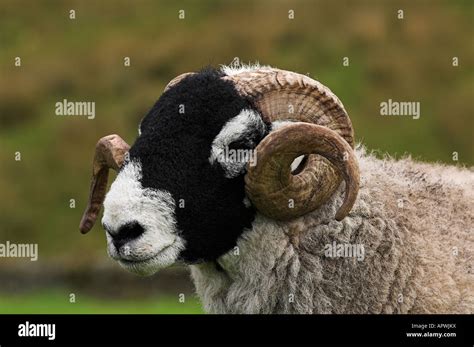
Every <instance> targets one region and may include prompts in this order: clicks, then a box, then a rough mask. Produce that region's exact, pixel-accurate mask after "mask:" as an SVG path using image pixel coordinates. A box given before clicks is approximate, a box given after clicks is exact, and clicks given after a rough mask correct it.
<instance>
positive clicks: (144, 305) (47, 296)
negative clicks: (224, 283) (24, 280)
mask: <svg viewBox="0 0 474 347" xmlns="http://www.w3.org/2000/svg"><path fill="white" fill-rule="evenodd" d="M0 312H1V313H6V314H8V313H15V314H32V313H34V314H40V313H44V314H48V313H51V314H61V313H64V314H70V313H71V314H73V313H84V314H85V313H88V314H106V313H108V314H127V313H129V314H134V313H141V314H199V313H203V311H202V309H201V305H200V302H199V301H198V299H196V298H194V297H193V298H188V297H186V300H185V302H184V303H180V302H179V301H178V297H177V296H176V297H159V298H157V299H146V300H143V299H137V300H124V299H120V300H118V299H117V300H106V299H99V298H94V297H90V296H77V297H76V302H75V303H70V302H69V294H68V293H66V292H61V291H59V290H57V289H51V290H49V291H44V292H38V293H31V294H29V295H25V294H22V295H11V294H10V295H8V296H6V295H0Z"/></svg>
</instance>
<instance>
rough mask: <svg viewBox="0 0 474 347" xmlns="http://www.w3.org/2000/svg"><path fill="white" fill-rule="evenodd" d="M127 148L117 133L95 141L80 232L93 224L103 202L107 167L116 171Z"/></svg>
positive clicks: (107, 173) (83, 231) (85, 230)
mask: <svg viewBox="0 0 474 347" xmlns="http://www.w3.org/2000/svg"><path fill="white" fill-rule="evenodd" d="M129 149H130V146H129V145H128V144H127V143H126V142H125V141H124V140H123V139H122V138H121V137H120V136H118V135H108V136H105V137H102V138H101V139H100V140H99V141H98V142H97V145H96V146H95V155H94V162H93V167H92V181H91V186H90V192H89V201H88V204H87V208H86V210H85V211H84V214H83V216H82V219H81V223H80V224H79V230H80V231H81V233H83V234H85V233H87V232H88V231H89V230H91V229H92V227H93V226H94V223H95V221H96V219H97V216H98V215H99V212H100V208H101V207H102V203H103V202H104V198H105V193H106V189H107V180H108V176H109V169H114V170H116V171H118V170H119V169H120V167H121V166H122V164H123V161H124V158H125V154H126V153H127V152H128V150H129Z"/></svg>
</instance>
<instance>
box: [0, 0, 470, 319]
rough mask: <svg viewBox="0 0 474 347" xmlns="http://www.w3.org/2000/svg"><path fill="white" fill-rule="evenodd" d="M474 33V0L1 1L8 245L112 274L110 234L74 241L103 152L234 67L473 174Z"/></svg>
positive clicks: (373, 144)
mask: <svg viewBox="0 0 474 347" xmlns="http://www.w3.org/2000/svg"><path fill="white" fill-rule="evenodd" d="M70 9H74V10H75V11H76V19H75V20H70V19H69V17H68V15H69V10H70ZM180 9H183V10H185V16H186V17H185V19H184V20H179V19H178V11H179V10H180ZM290 9H292V10H294V13H295V19H294V20H289V19H288V11H289V10H290ZM399 9H403V10H404V16H405V19H403V20H399V19H397V11H398V10H399ZM473 18H474V2H473V1H470V0H466V1H449V0H433V1H428V0H414V1H377V0H362V1H350V0H349V1H344V0H341V1H310V0H297V1H284V0H278V1H271V0H260V1H250V0H243V1H235V0H230V1H217V0H206V1H193V0H188V1H151V0H149V1H148V0H139V1H135V2H133V4H132V3H130V2H128V1H123V0H122V1H111V0H105V1H75V0H66V1H35V2H30V1H22V0H20V1H17V0H0V163H1V164H0V194H1V199H0V242H4V241H5V240H10V241H12V242H18V243H21V242H28V243H38V244H39V252H40V261H41V260H42V259H43V260H44V259H53V260H54V262H55V263H57V264H59V265H58V266H76V265H77V266H78V265H81V266H82V265H84V264H85V265H87V264H93V263H95V262H100V261H101V259H104V258H105V257H106V252H105V238H104V235H103V231H102V230H101V228H100V225H99V226H96V227H95V228H94V229H96V231H92V232H91V234H89V235H88V236H87V237H84V236H82V235H80V234H79V232H78V230H77V228H78V224H79V220H80V218H81V214H82V210H83V208H84V207H85V205H86V199H87V195H88V190H89V178H90V171H91V161H92V155H93V151H94V145H95V143H96V141H97V140H98V139H99V138H100V137H102V136H104V135H107V134H111V133H119V134H121V136H122V137H123V138H124V139H125V140H127V142H129V143H133V141H134V138H135V136H136V132H137V125H138V123H139V121H140V119H141V118H142V117H143V116H144V115H145V114H146V112H147V110H148V109H150V108H151V106H152V105H153V103H154V102H155V101H156V99H158V97H159V96H160V94H161V92H162V90H163V87H164V86H165V85H166V83H167V82H168V81H169V80H171V79H172V78H173V77H175V76H176V75H178V74H181V73H183V72H187V71H196V70H198V69H200V68H201V67H203V66H206V65H213V66H218V65H219V64H228V63H230V62H231V61H232V60H233V59H234V57H239V58H240V60H241V61H243V62H254V61H260V62H261V63H262V64H268V65H272V66H275V67H279V68H282V69H286V70H293V71H297V72H300V73H308V74H310V76H311V77H313V78H316V79H318V80H320V81H321V82H322V83H324V84H326V85H327V86H329V87H330V88H331V89H332V90H333V91H334V92H335V94H336V95H338V97H339V98H340V99H341V100H342V102H343V103H344V105H345V107H346V109H347V110H348V112H349V115H350V116H351V119H352V121H353V124H354V128H355V133H356V138H357V140H358V141H360V142H363V143H364V144H365V145H366V146H367V147H368V148H370V149H376V150H378V151H379V152H380V153H383V152H389V153H390V154H392V155H396V156H400V155H403V154H404V153H411V154H412V155H413V156H414V157H415V158H417V159H420V160H425V161H439V162H444V163H449V164H460V165H468V166H470V165H473V164H474V153H473V148H474V142H473V137H472V131H473V129H474V117H473V115H474V103H473V100H474V86H473V80H474V69H473V66H474V41H473V38H474V26H473ZM17 56H19V57H21V59H22V66H21V67H20V68H18V67H15V66H14V58H15V57H17ZM125 56H128V57H130V58H131V66H130V67H124V66H123V59H124V57H125ZM346 56H347V57H349V59H350V65H349V66H347V67H344V66H343V65H342V59H343V57H346ZM454 56H456V57H459V64H460V65H459V66H458V67H453V66H452V64H451V61H452V57H454ZM63 99H68V100H70V101H94V102H95V103H96V118H95V119H94V120H88V119H86V117H61V116H56V115H55V113H54V112H55V107H54V105H55V103H56V102H57V101H62V100H63ZM388 99H392V100H398V101H419V102H421V118H420V119H419V120H412V119H411V117H382V116H380V114H379V107H380V103H381V102H383V101H387V100H388ZM16 151H20V152H21V156H22V160H21V161H15V160H14V156H15V152H16ZM454 151H456V152H458V153H459V162H458V163H454V162H453V161H452V153H453V152H454ZM111 176H113V174H111ZM111 178H113V177H111ZM70 199H75V202H76V206H75V208H70V207H69V203H70ZM97 231H99V233H97ZM65 264H68V265H65ZM4 265H5V263H4V262H3V260H0V267H1V266H4ZM0 289H1V283H0ZM30 299H31V300H32V301H31V302H29V303H30V304H31V305H36V304H35V303H34V302H35V299H34V297H32V298H30ZM37 299H38V300H40V297H37ZM43 299H44V300H49V299H48V296H47V295H45V296H44V297H43ZM53 299H54V298H51V300H53ZM4 300H6V298H4ZM25 300H27V299H25ZM41 300H42V299H41ZM41 300H40V301H38V303H39V304H40V303H41ZM6 301H7V302H8V303H6V302H4V303H3V305H10V301H9V300H6ZM17 303H18V304H20V301H18V302H17ZM112 306H113V305H112ZM112 306H111V307H112ZM145 306H146V305H144V306H143V308H144V309H145ZM4 307H11V308H12V307H14V306H4ZM18 307H22V305H20V306H18ZM19 309H20V308H19ZM1 311H2V310H1V309H0V312H1Z"/></svg>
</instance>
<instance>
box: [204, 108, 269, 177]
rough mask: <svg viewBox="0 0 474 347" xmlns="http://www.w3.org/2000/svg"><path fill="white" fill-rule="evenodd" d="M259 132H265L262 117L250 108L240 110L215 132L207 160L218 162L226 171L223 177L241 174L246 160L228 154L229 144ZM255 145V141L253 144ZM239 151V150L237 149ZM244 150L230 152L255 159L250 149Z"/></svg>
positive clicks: (236, 155) (247, 138)
mask: <svg viewBox="0 0 474 347" xmlns="http://www.w3.org/2000/svg"><path fill="white" fill-rule="evenodd" d="M255 132H259V133H260V134H263V133H264V132H265V124H264V123H263V121H262V118H261V117H260V115H259V114H258V113H256V112H255V111H254V110H251V109H244V110H242V111H241V112H240V113H239V114H238V115H237V116H235V117H234V118H232V119H230V120H229V121H228V122H227V123H226V124H225V125H224V126H223V127H222V130H221V131H220V132H219V134H217V136H216V138H215V139H214V141H213V142H212V148H211V154H210V156H209V162H210V163H211V164H213V163H214V162H216V161H217V162H218V163H219V164H220V165H221V166H222V167H223V168H224V170H225V171H226V174H225V177H227V178H233V177H237V176H238V175H240V174H242V173H243V172H244V170H245V166H246V165H247V162H245V161H241V160H234V159H233V157H232V156H231V155H229V152H230V150H229V145H230V144H231V143H232V142H235V141H240V140H242V141H244V142H245V141H246V140H248V141H249V142H251V141H252V139H251V138H249V137H250V136H251V135H253V134H255ZM254 145H256V143H255V144H254ZM239 151H240V150H239ZM248 151H249V153H246V152H242V151H241V152H239V153H237V152H235V153H230V154H235V157H238V154H240V153H242V156H245V155H247V158H249V160H252V159H256V158H252V154H254V152H251V151H252V150H248Z"/></svg>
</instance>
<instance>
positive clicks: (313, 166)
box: [225, 68, 359, 220]
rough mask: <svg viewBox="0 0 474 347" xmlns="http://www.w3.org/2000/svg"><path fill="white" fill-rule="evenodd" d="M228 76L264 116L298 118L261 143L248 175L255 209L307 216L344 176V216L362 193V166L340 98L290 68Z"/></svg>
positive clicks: (275, 215) (280, 215)
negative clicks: (297, 163) (300, 165)
mask: <svg viewBox="0 0 474 347" xmlns="http://www.w3.org/2000/svg"><path fill="white" fill-rule="evenodd" d="M225 78H226V79H230V80H232V82H233V83H234V85H235V86H236V89H237V91H238V92H239V94H241V95H242V96H243V97H245V98H246V99H247V100H248V101H249V102H250V103H252V104H253V105H254V107H255V108H256V109H257V110H258V111H259V112H260V113H261V115H262V117H263V118H264V120H265V121H267V122H274V121H293V122H295V123H294V124H291V123H289V125H284V126H283V127H281V128H280V129H277V130H275V131H272V132H271V133H270V134H269V135H268V136H267V137H266V138H264V139H263V140H262V141H261V143H260V144H259V145H258V146H257V148H256V151H257V159H258V160H257V165H256V166H254V167H252V166H249V167H248V172H247V175H246V177H245V181H246V192H247V195H248V196H249V198H250V200H251V201H252V203H253V204H254V205H255V206H256V208H257V209H258V210H259V211H260V212H262V213H263V214H265V215H267V216H269V217H272V218H275V219H280V220H288V219H293V218H296V217H299V216H302V215H304V214H306V213H308V212H310V211H313V210H315V209H316V208H318V207H320V206H321V205H322V204H323V203H324V202H325V201H327V199H329V198H330V197H331V196H332V195H333V194H334V192H335V191H336V189H337V188H338V186H339V185H340V183H341V182H342V178H344V180H345V182H346V195H345V198H344V202H343V204H342V206H341V207H340V208H339V210H338V212H337V213H336V219H337V220H341V219H343V218H344V217H345V216H346V215H347V214H348V213H349V211H350V209H351V207H352V206H353V204H354V202H355V199H356V197H357V192H358V188H359V169H358V164H357V159H356V158H355V154H354V151H353V146H354V131H353V128H352V123H351V121H350V119H349V116H348V115H347V112H346V110H345V109H344V106H343V105H342V103H341V102H340V101H339V99H338V98H337V97H336V96H335V95H334V94H333V93H332V92H331V91H330V90H329V88H327V87H326V86H324V85H322V84H321V83H319V82H318V81H315V80H313V79H311V78H309V77H307V76H305V75H301V74H298V73H295V72H290V71H284V70H279V69H273V68H261V69H257V70H252V71H245V72H241V73H238V74H236V75H232V76H227V77H225ZM305 123H310V124H305ZM311 125H313V126H311ZM300 155H310V156H309V158H308V160H307V161H306V166H305V168H304V170H302V171H301V172H300V173H299V174H297V175H293V174H292V173H291V170H290V166H291V163H292V162H293V160H294V159H295V158H297V157H298V156H300Z"/></svg>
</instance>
